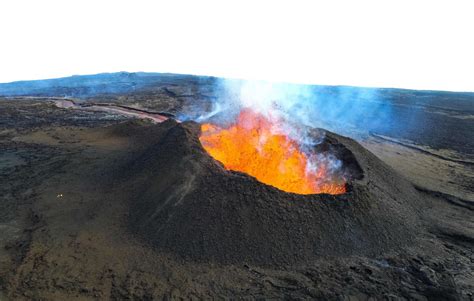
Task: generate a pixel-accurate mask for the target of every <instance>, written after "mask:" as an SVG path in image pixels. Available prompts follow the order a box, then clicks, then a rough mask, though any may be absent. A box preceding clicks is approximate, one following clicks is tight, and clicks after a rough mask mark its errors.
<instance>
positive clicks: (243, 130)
mask: <svg viewBox="0 0 474 301" xmlns="http://www.w3.org/2000/svg"><path fill="white" fill-rule="evenodd" d="M199 139H200V141H201V144H202V145H203V147H204V148H205V149H206V151H207V152H208V153H209V154H210V155H211V156H212V157H213V158H214V159H216V160H218V161H220V162H221V163H222V164H224V166H225V168H226V169H228V170H234V171H241V172H244V173H247V174H249V175H251V176H253V177H255V178H256V179H257V180H259V181H260V182H262V183H265V184H268V185H271V186H274V187H277V188H279V189H281V190H283V191H287V192H293V193H298V194H315V193H328V194H341V193H344V192H346V185H345V183H344V181H343V180H342V181H341V180H340V179H339V180H333V179H331V177H330V175H329V173H328V169H329V166H328V165H329V163H328V162H325V161H324V160H316V162H314V160H310V158H309V157H308V155H307V154H305V153H304V152H303V151H301V149H300V147H299V145H298V143H297V142H296V141H294V140H293V139H291V138H290V137H289V136H288V135H285V134H284V131H283V130H282V128H281V127H280V126H279V124H278V123H275V122H272V121H271V120H270V119H269V118H266V117H265V116H263V115H261V114H259V113H257V112H254V111H252V110H249V109H245V110H242V111H241V112H240V114H239V116H238V118H237V120H236V122H235V123H234V124H233V125H231V126H230V127H228V128H221V127H219V126H216V125H213V124H210V123H206V124H203V125H202V126H201V136H200V138H199ZM319 161H321V162H319Z"/></svg>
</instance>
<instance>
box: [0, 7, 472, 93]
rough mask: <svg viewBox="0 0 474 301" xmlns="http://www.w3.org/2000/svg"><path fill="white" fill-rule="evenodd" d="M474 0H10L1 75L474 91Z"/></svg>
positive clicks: (0, 32)
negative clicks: (169, 76) (164, 75)
mask: <svg viewBox="0 0 474 301" xmlns="http://www.w3.org/2000/svg"><path fill="white" fill-rule="evenodd" d="M473 8H474V1H470V0H466V1H462V0H459V1H457V0H445V1H436V0H431V1H421V0H411V1H401V0H397V1H395V0H393V1H383V0H378V1H375V0H374V1H367V0H359V1H355V0H354V1H338V0H327V1H296V0H292V1H281V2H278V1H257V0H255V1H138V0H134V1H119V0H114V1H112V0H111V1H109V0H104V1H100V0H95V1H92V0H80V1H76V0H69V1H66V0H62V1H54V0H44V1H39V0H31V1H27V0H0V43H1V44H0V82H9V81H14V80H26V79H42V78H52V77H59V76H69V75H73V74H92V73H100V72H114V71H155V72H175V73H191V74H208V75H216V76H227V77H238V78H248V79H266V80H274V81H289V82H302V83H315V84H335V85H339V84H344V85H359V86H375V87H403V88H414V89H434V90H453V91H474V58H473V56H474V10H473Z"/></svg>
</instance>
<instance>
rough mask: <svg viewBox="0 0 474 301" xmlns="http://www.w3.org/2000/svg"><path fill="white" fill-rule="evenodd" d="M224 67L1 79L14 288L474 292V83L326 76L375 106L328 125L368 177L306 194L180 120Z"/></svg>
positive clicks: (331, 96) (361, 103)
mask: <svg viewBox="0 0 474 301" xmlns="http://www.w3.org/2000/svg"><path fill="white" fill-rule="evenodd" d="M215 81H216V79H214V78H208V77H206V78H199V77H193V76H179V75H166V74H164V75H163V74H141V73H138V74H130V73H118V74H104V75H96V76H89V77H72V78H66V79H59V80H49V81H40V82H20V83H12V84H0V96H3V97H2V98H0V150H1V152H0V179H1V180H0V183H1V185H0V192H1V193H0V209H1V210H0V228H1V230H2V231H1V232H0V300H89V299H91V300H95V299H99V300H102V299H119V300H123V299H139V300H142V299H148V300H151V299H160V300H161V299H167V300H170V299H173V300H174V299H226V298H233V299H321V300H367V299H369V298H373V299H387V300H398V299H409V300H472V299H474V295H473V294H474V252H473V249H474V219H473V211H474V154H473V149H474V145H473V143H474V137H473V136H474V95H473V94H469V93H448V92H433V91H428V92H423V91H408V90H391V89H379V90H376V92H374V91H373V90H371V89H362V88H360V89H358V88H348V87H314V89H315V92H316V91H317V92H318V93H320V95H324V96H325V99H326V100H327V101H331V100H333V101H336V99H342V100H343V101H349V100H350V99H352V100H353V101H356V102H357V104H358V105H357V108H358V110H359V111H357V112H355V111H354V110H355V109H353V110H352V111H353V113H354V114H353V115H354V116H351V115H350V114H342V113H341V112H332V111H330V109H329V107H327V106H326V107H325V106H323V105H321V110H323V111H324V110H326V111H325V115H326V116H327V118H328V119H327V120H325V119H324V118H322V119H321V120H320V121H319V122H320V124H318V125H319V126H321V127H324V128H326V129H328V130H330V131H332V132H336V133H337V134H336V133H332V132H327V134H326V138H325V141H324V142H323V144H322V145H320V146H319V147H320V148H321V149H325V148H330V149H335V150H337V151H336V155H337V156H339V158H340V159H341V160H342V161H343V163H344V166H346V167H347V168H348V172H349V173H350V174H351V175H352V177H351V178H350V181H349V190H348V192H347V193H346V194H343V195H335V196H331V195H324V194H321V195H297V194H292V193H285V192H282V191H280V190H278V189H276V188H273V187H271V186H268V185H265V184H262V183H260V182H258V181H257V180H256V179H255V178H253V177H250V176H248V175H245V174H242V173H237V172H231V171H227V170H225V169H224V168H223V167H222V165H221V164H220V163H218V162H216V161H215V160H213V159H212V158H211V157H210V156H209V155H208V154H207V153H206V152H205V151H204V149H203V148H202V146H201V145H200V143H199V139H198V136H199V125H198V124H196V123H195V122H193V121H185V122H182V123H178V122H176V121H174V120H173V118H172V116H176V118H178V119H180V120H184V117H185V116H188V117H189V116H191V117H193V116H192V115H193V114H194V115H195V116H194V117H196V116H198V115H197V114H200V113H203V112H208V111H209V110H211V109H212V102H213V101H214V100H215V99H216V98H217V97H219V95H220V94H219V93H220V92H219V88H218V85H216V83H215ZM347 89H350V91H351V93H347ZM368 91H369V92H370V93H369V92H368ZM374 93H375V94H376V95H377V98H374V97H373V96H371V97H369V96H368V95H374ZM311 101H312V103H314V104H315V105H317V104H319V102H320V100H318V98H314V99H311ZM374 107H376V108H377V110H374V109H373V108H374ZM295 110H297V108H295ZM163 112H166V113H168V114H166V116H165V118H166V117H171V119H168V120H166V121H164V122H161V123H155V122H157V121H162V119H161V118H162V117H161V116H162V115H160V114H162V113H163ZM357 113H360V114H357ZM362 113H363V114H362ZM371 114H372V115H371ZM377 114H382V116H383V117H386V118H387V119H384V122H373V121H374V120H375V119H376V118H375V116H376V115H377ZM137 117H138V118H137ZM389 117H390V118H389ZM163 119H164V118H163ZM341 135H343V136H341ZM345 136H349V137H351V138H348V137H345Z"/></svg>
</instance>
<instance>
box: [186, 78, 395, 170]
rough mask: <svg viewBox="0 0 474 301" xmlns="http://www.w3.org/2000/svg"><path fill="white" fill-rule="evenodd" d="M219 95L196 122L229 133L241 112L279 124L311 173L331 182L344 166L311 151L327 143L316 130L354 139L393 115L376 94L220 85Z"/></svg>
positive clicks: (230, 82)
mask: <svg viewBox="0 0 474 301" xmlns="http://www.w3.org/2000/svg"><path fill="white" fill-rule="evenodd" d="M215 93H216V96H217V97H216V98H215V100H213V101H212V106H211V109H210V110H208V112H206V113H204V114H202V115H200V116H199V117H197V118H194V119H195V120H196V121H198V122H201V123H204V122H210V123H214V124H217V125H219V126H221V127H227V126H229V125H231V124H232V123H233V122H235V120H236V118H237V116H238V115H239V113H240V111H241V110H242V109H251V110H253V111H255V112H258V113H260V114H262V115H264V116H265V117H266V118H268V119H270V120H273V121H275V122H276V123H277V124H278V126H277V127H276V128H275V131H282V130H283V131H284V134H285V135H287V136H289V137H290V138H291V139H293V140H295V141H296V142H298V144H299V145H300V146H301V149H302V150H303V151H304V152H305V153H306V154H307V156H308V159H309V165H308V167H307V172H312V173H313V172H317V170H318V168H319V166H324V167H325V169H326V174H327V175H328V176H329V178H330V179H331V178H340V177H341V166H342V163H341V162H340V161H339V160H338V159H337V158H336V157H335V156H333V155H331V154H328V153H325V154H315V153H314V152H313V151H312V150H313V149H314V146H315V145H317V144H319V143H321V142H322V140H323V139H324V131H318V130H317V129H318V128H324V129H328V130H331V131H334V132H337V133H340V134H343V135H344V134H345V135H349V136H351V134H353V133H352V132H351V130H352V129H356V128H365V129H367V130H370V128H372V127H378V126H379V125H380V123H379V122H380V121H381V120H384V119H385V118H386V117H387V116H388V114H390V109H389V108H390V107H389V106H384V104H383V102H380V101H378V95H377V93H378V91H377V90H375V89H364V88H352V87H327V86H305V85H296V84H283V83H270V82H262V81H245V80H233V79H219V80H218V82H217V84H216V87H215ZM352 136H353V135H352ZM342 176H344V175H342Z"/></svg>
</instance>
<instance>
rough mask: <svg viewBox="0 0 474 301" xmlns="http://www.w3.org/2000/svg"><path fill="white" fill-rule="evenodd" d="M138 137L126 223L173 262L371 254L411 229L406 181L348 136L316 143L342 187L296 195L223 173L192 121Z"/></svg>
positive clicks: (129, 168)
mask: <svg viewBox="0 0 474 301" xmlns="http://www.w3.org/2000/svg"><path fill="white" fill-rule="evenodd" d="M137 130H138V129H137ZM127 131H128V132H127V133H126V135H133V133H132V132H133V130H130V129H128V130H127ZM130 131H132V132H130ZM140 131H141V134H140V135H139V136H137V142H139V143H141V144H143V146H144V147H143V151H141V152H140V153H138V154H136V155H134V157H133V158H132V159H131V160H130V162H128V164H126V166H125V167H124V171H125V170H126V173H127V175H128V177H129V179H128V182H129V183H131V184H132V185H133V186H134V187H135V192H136V193H135V194H134V197H133V198H132V199H131V211H130V221H129V224H130V227H131V229H132V230H133V231H134V232H136V233H138V234H139V235H140V236H141V237H142V238H143V239H144V240H145V241H147V242H148V243H150V244H151V245H153V246H154V247H156V248H157V249H158V250H162V251H165V252H168V253H170V254H172V255H176V256H177V257H184V258H187V259H192V260H195V261H211V262H219V263H242V262H248V263H252V264H259V265H274V264H295V263H303V262H307V261H309V260H312V259H315V258H317V257H321V256H344V255H367V256H376V255H377V254H380V253H382V252H385V251H389V250H391V249H398V248H400V247H402V246H403V245H406V244H408V243H410V242H411V241H413V239H414V238H415V235H416V233H417V232H418V222H417V219H418V214H417V210H416V207H417V204H418V194H417V192H416V191H415V190H414V188H413V187H412V185H411V184H410V183H409V182H408V181H406V180H405V179H404V178H402V177H401V176H399V175H398V174H397V173H395V172H394V171H393V170H392V169H391V168H389V167H388V166H387V165H385V164H384V163H382V162H381V161H380V160H379V159H378V158H377V157H375V156H374V155H373V154H371V153H370V152H368V151H367V150H365V149H364V148H363V147H362V146H360V145H359V144H358V143H357V142H355V141H353V140H351V139H349V138H345V137H341V136H338V135H336V134H332V133H329V132H328V133H327V135H326V139H325V141H324V143H323V144H321V145H320V146H318V147H319V150H318V151H332V152H335V153H336V155H337V156H338V157H339V159H341V160H342V161H343V162H344V166H346V169H347V171H348V172H349V173H350V174H352V179H351V180H350V182H349V184H348V185H349V189H348V190H349V191H348V192H347V193H345V194H342V195H326V194H319V195H297V194H292V193H286V192H283V191H281V190H278V189H276V188H274V187H271V186H268V185H265V184H262V183H260V182H258V181H257V180H256V179H255V178H253V177H251V176H248V175H246V174H242V173H238V172H232V171H227V170H225V169H224V167H223V166H222V165H221V164H220V163H219V162H217V161H215V160H214V159H213V158H212V157H210V156H209V155H208V154H207V153H206V151H205V150H204V149H203V148H202V146H201V144H200V142H199V133H200V129H199V125H198V124H196V123H193V122H184V123H177V122H175V121H173V120H168V121H166V122H164V123H162V124H159V125H155V126H152V127H150V128H149V129H147V131H146V134H144V131H143V129H141V130H140ZM140 137H141V138H140Z"/></svg>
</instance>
